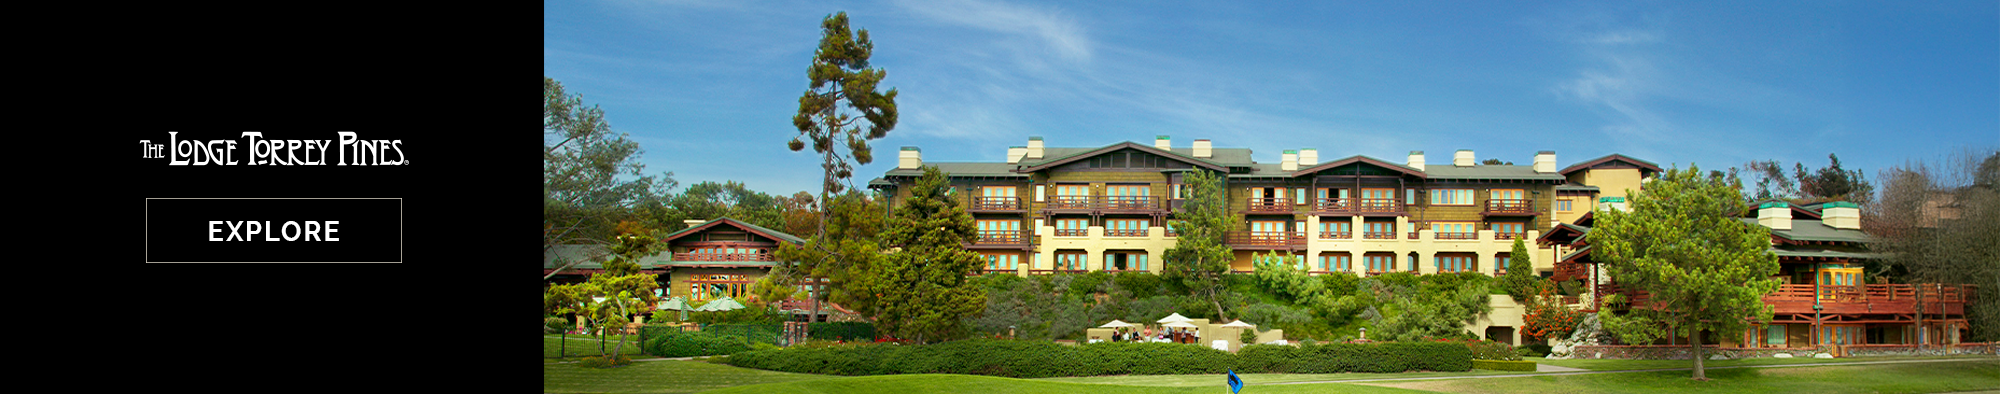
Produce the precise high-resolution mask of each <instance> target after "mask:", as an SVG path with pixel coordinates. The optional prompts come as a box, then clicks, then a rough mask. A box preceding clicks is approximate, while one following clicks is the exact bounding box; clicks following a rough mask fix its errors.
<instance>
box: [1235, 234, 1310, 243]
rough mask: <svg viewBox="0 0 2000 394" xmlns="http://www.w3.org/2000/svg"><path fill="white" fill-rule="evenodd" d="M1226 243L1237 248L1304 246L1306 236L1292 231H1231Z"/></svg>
mask: <svg viewBox="0 0 2000 394" xmlns="http://www.w3.org/2000/svg"><path fill="white" fill-rule="evenodd" d="M1224 243H1226V244H1229V245H1235V246H1304V245H1305V243H1306V234H1305V233H1303V232H1292V231H1231V232H1229V233H1228V235H1227V236H1226V237H1224Z"/></svg>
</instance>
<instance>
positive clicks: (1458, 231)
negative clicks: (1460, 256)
mask: <svg viewBox="0 0 2000 394" xmlns="http://www.w3.org/2000/svg"><path fill="white" fill-rule="evenodd" d="M1475 225H1476V224H1475V223H1473V222H1431V231H1432V232H1434V233H1437V239H1473V238H1477V237H1478V234H1479V233H1478V231H1479V230H1475V229H1474V227H1475Z"/></svg>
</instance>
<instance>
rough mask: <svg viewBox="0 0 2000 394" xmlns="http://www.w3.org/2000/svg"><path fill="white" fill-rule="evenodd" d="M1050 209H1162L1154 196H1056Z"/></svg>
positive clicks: (1050, 204)
mask: <svg viewBox="0 0 2000 394" xmlns="http://www.w3.org/2000/svg"><path fill="white" fill-rule="evenodd" d="M1047 208H1048V209H1070V210H1084V209H1091V210H1106V211H1155V210H1159V209H1160V201H1159V200H1158V199H1155V198H1153V196H1055V197H1054V198H1051V199H1049V203H1048V205H1047Z"/></svg>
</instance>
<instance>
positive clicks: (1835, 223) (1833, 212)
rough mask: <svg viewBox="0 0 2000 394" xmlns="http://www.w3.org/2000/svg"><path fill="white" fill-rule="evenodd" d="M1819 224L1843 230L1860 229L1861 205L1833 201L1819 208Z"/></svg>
mask: <svg viewBox="0 0 2000 394" xmlns="http://www.w3.org/2000/svg"><path fill="white" fill-rule="evenodd" d="M1819 219H1820V223H1825V224H1826V226H1827V227H1832V228H1837V229H1843V230H1860V229H1861V204H1855V203H1851V202H1846V201H1834V202H1830V203H1826V204H1825V205H1820V206H1819Z"/></svg>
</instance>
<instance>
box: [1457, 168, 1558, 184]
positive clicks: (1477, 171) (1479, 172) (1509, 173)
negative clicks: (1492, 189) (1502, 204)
mask: <svg viewBox="0 0 2000 394" xmlns="http://www.w3.org/2000/svg"><path fill="white" fill-rule="evenodd" d="M1424 172H1425V173H1428V174H1430V179H1470V180H1540V181H1553V182H1558V183H1560V182H1563V181H1566V180H1568V178H1565V177H1563V175H1562V174H1553V173H1541V172H1535V167H1534V166H1514V165H1500V164H1481V165H1475V166H1468V167H1459V166H1450V165H1437V166H1424Z"/></svg>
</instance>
